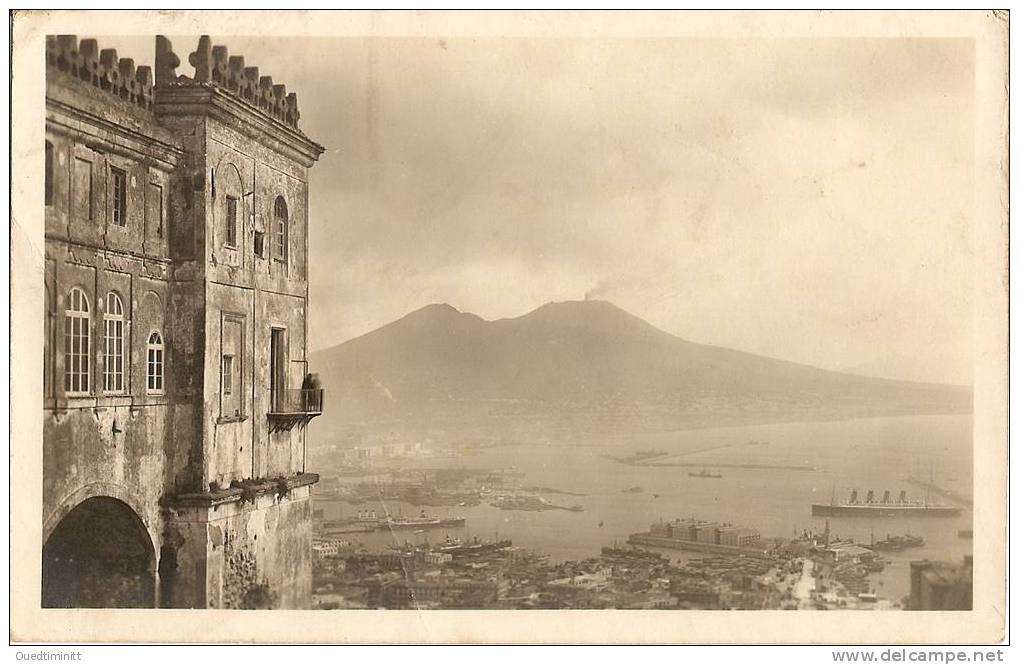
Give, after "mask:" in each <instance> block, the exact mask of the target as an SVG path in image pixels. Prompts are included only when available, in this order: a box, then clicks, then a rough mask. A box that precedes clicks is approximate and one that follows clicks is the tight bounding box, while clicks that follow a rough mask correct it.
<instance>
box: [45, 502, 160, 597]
mask: <svg viewBox="0 0 1019 665" xmlns="http://www.w3.org/2000/svg"><path fill="white" fill-rule="evenodd" d="M154 572H155V571H154V566H153V548H152V541H151V540H150V539H149V535H148V533H147V532H146V530H145V526H144V524H142V521H141V519H140V518H139V517H138V515H137V514H135V512H134V511H133V510H131V508H130V507H129V506H128V505H127V504H125V503H124V502H122V501H119V500H118V499H113V498H110V497H93V498H91V499H86V500H85V501H83V502H81V503H80V504H78V505H77V506H75V507H74V509H73V510H71V512H69V513H68V514H67V515H66V516H65V517H64V518H63V519H62V520H60V523H59V524H57V526H56V528H55V529H54V530H53V533H52V534H51V535H50V537H49V538H48V539H47V540H46V543H45V544H44V545H43V549H42V606H43V607H153V606H154V604H155V575H154Z"/></svg>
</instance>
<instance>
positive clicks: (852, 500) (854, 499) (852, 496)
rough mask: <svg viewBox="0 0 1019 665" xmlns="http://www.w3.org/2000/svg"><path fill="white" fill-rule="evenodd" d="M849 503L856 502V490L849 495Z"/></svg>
mask: <svg viewBox="0 0 1019 665" xmlns="http://www.w3.org/2000/svg"><path fill="white" fill-rule="evenodd" d="M849 503H856V490H853V493H852V494H850V495H849Z"/></svg>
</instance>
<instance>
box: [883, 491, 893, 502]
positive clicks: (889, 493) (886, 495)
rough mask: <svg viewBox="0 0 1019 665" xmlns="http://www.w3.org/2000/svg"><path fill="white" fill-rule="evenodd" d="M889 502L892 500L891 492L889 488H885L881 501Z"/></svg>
mask: <svg viewBox="0 0 1019 665" xmlns="http://www.w3.org/2000/svg"><path fill="white" fill-rule="evenodd" d="M891 502H892V493H891V491H889V490H885V498H884V500H883V503H891Z"/></svg>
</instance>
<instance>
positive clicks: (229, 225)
mask: <svg viewBox="0 0 1019 665" xmlns="http://www.w3.org/2000/svg"><path fill="white" fill-rule="evenodd" d="M226 244H227V245H228V246H230V247H236V246H237V197H235V196H228V197H226Z"/></svg>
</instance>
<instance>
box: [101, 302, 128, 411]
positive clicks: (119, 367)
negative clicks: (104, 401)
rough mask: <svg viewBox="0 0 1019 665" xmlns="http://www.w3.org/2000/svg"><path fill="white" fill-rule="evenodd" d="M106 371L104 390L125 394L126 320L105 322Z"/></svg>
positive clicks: (104, 373)
mask: <svg viewBox="0 0 1019 665" xmlns="http://www.w3.org/2000/svg"><path fill="white" fill-rule="evenodd" d="M104 323H105V326H106V330H105V333H106V334H105V336H104V343H105V348H104V354H103V355H104V360H105V362H104V365H105V367H104V370H103V390H104V391H106V392H113V393H120V392H124V320H123V319H117V318H107V319H105V321H104Z"/></svg>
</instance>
